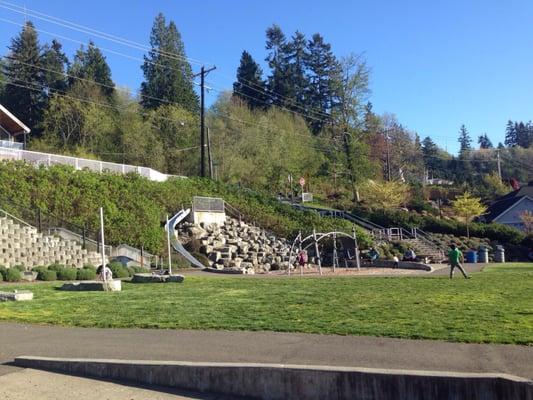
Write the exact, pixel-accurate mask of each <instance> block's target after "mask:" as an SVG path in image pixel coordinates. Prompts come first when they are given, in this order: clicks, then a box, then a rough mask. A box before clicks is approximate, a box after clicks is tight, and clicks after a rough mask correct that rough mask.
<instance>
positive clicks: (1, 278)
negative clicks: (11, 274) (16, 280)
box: [0, 274, 4, 282]
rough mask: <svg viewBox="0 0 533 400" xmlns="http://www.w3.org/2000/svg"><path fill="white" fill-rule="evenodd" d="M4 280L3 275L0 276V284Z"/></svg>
mask: <svg viewBox="0 0 533 400" xmlns="http://www.w3.org/2000/svg"><path fill="white" fill-rule="evenodd" d="M3 280H4V275H2V274H0V282H2V281H3Z"/></svg>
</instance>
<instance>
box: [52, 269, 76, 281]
mask: <svg viewBox="0 0 533 400" xmlns="http://www.w3.org/2000/svg"><path fill="white" fill-rule="evenodd" d="M56 273H57V279H59V280H60V281H74V280H76V277H77V275H78V270H77V269H76V268H61V269H59V270H57V271H56Z"/></svg>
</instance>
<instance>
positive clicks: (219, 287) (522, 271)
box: [0, 264, 533, 345]
mask: <svg viewBox="0 0 533 400" xmlns="http://www.w3.org/2000/svg"><path fill="white" fill-rule="evenodd" d="M58 286H59V284H58V283H54V284H50V283H42V284H32V285H19V286H15V285H9V286H7V285H5V286H4V290H5V289H7V288H9V289H14V288H24V289H31V290H32V291H33V292H34V298H35V299H34V300H33V301H32V302H17V303H15V302H5V303H0V321H14V322H25V323H38V324H59V325H66V326H84V327H116V328H122V327H140V328H183V329H226V330H269V331H283V332H309V333H322V334H341V335H372V336H388V337H401V338H425V339H441V340H448V341H460V342H488V343H515V344H529V345H531V344H533V264H527V265H526V264H505V265H502V266H493V267H489V268H487V270H486V271H485V272H481V273H477V274H473V279H470V280H465V279H459V278H458V277H457V278H456V279H454V280H453V281H450V280H449V279H448V278H446V277H426V278H424V277H408V276H405V277H396V278H379V277H369V278H353V277H352V278H350V277H329V278H327V277H324V278H318V277H316V278H311V277H306V278H297V277H292V278H259V277H258V278H253V279H239V278H234V277H233V278H232V277H227V278H226V277H223V278H215V277H188V278H186V280H185V282H184V283H183V284H145V285H135V284H130V283H124V284H123V291H122V292H120V293H103V292H81V293H76V292H63V291H59V290H57V287H58ZM0 288H2V286H0Z"/></svg>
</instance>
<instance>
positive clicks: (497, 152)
mask: <svg viewBox="0 0 533 400" xmlns="http://www.w3.org/2000/svg"><path fill="white" fill-rule="evenodd" d="M496 160H497V161H498V176H499V177H500V182H501V180H502V165H501V160H500V149H496Z"/></svg>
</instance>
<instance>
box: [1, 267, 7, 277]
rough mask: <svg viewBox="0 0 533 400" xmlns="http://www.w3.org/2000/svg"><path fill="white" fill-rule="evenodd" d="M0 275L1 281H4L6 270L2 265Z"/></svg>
mask: <svg viewBox="0 0 533 400" xmlns="http://www.w3.org/2000/svg"><path fill="white" fill-rule="evenodd" d="M0 275H2V280H4V281H5V280H6V276H7V268H6V267H4V266H3V265H0Z"/></svg>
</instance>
